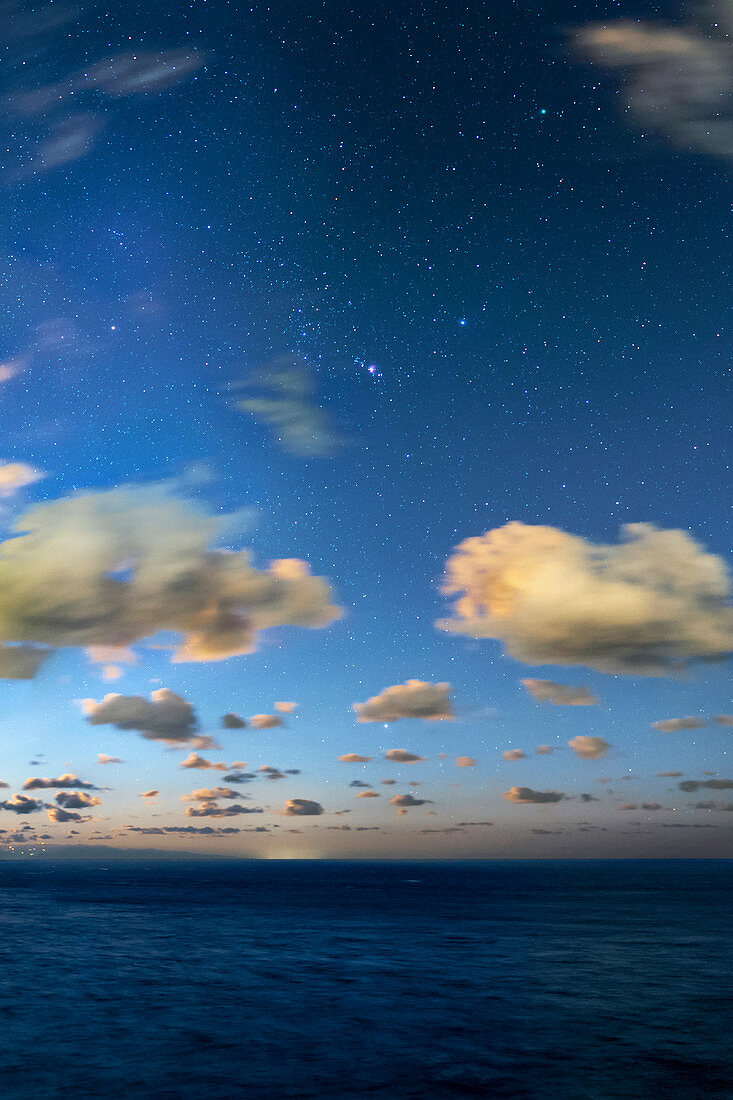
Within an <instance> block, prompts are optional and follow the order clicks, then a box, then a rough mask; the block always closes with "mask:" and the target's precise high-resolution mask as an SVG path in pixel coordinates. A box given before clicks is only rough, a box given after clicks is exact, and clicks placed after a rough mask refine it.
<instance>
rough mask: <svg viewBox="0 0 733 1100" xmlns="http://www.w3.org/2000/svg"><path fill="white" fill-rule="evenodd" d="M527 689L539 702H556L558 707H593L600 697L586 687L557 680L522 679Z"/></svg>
mask: <svg viewBox="0 0 733 1100" xmlns="http://www.w3.org/2000/svg"><path fill="white" fill-rule="evenodd" d="M522 684H523V685H524V687H526V689H527V691H528V692H529V693H530V695H531V696H532V697H533V699H536V700H537V702H538V703H554V704H555V706H557V707H592V706H595V704H596V703H597V702H598V697H597V696H596V695H594V694H593V692H592V691H589V690H588V688H585V687H570V686H569V685H568V684H558V683H556V681H555V680H522Z"/></svg>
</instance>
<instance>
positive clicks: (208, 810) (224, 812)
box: [186, 802, 263, 817]
mask: <svg viewBox="0 0 733 1100" xmlns="http://www.w3.org/2000/svg"><path fill="white" fill-rule="evenodd" d="M262 812H263V811H262V810H259V809H256V808H255V807H253V806H242V805H241V804H239V803H236V804H235V805H233V806H217V805H216V804H215V803H213V802H202V803H201V805H200V806H198V807H194V806H187V807H186V815H187V816H188V817H236V816H237V815H238V814H261V813H262Z"/></svg>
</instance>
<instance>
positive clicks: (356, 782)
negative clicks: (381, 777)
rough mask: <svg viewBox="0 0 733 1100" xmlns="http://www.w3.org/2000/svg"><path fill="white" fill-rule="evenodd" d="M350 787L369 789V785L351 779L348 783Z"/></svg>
mask: <svg viewBox="0 0 733 1100" xmlns="http://www.w3.org/2000/svg"><path fill="white" fill-rule="evenodd" d="M349 786H350V787H371V783H364V781H363V780H361V779H352V780H351V782H350V783H349Z"/></svg>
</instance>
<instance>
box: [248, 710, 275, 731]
mask: <svg viewBox="0 0 733 1100" xmlns="http://www.w3.org/2000/svg"><path fill="white" fill-rule="evenodd" d="M249 724H250V726H251V727H252V729H254V730H274V729H277V728H278V726H281V725H282V724H283V720H282V718H280V717H279V716H278V715H277V714H253V715H252V717H251V718H250V720H249Z"/></svg>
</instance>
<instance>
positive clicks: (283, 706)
mask: <svg viewBox="0 0 733 1100" xmlns="http://www.w3.org/2000/svg"><path fill="white" fill-rule="evenodd" d="M297 709H298V704H297V703H275V710H276V711H278V712H279V713H280V714H293V712H294V711H296V710H297Z"/></svg>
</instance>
